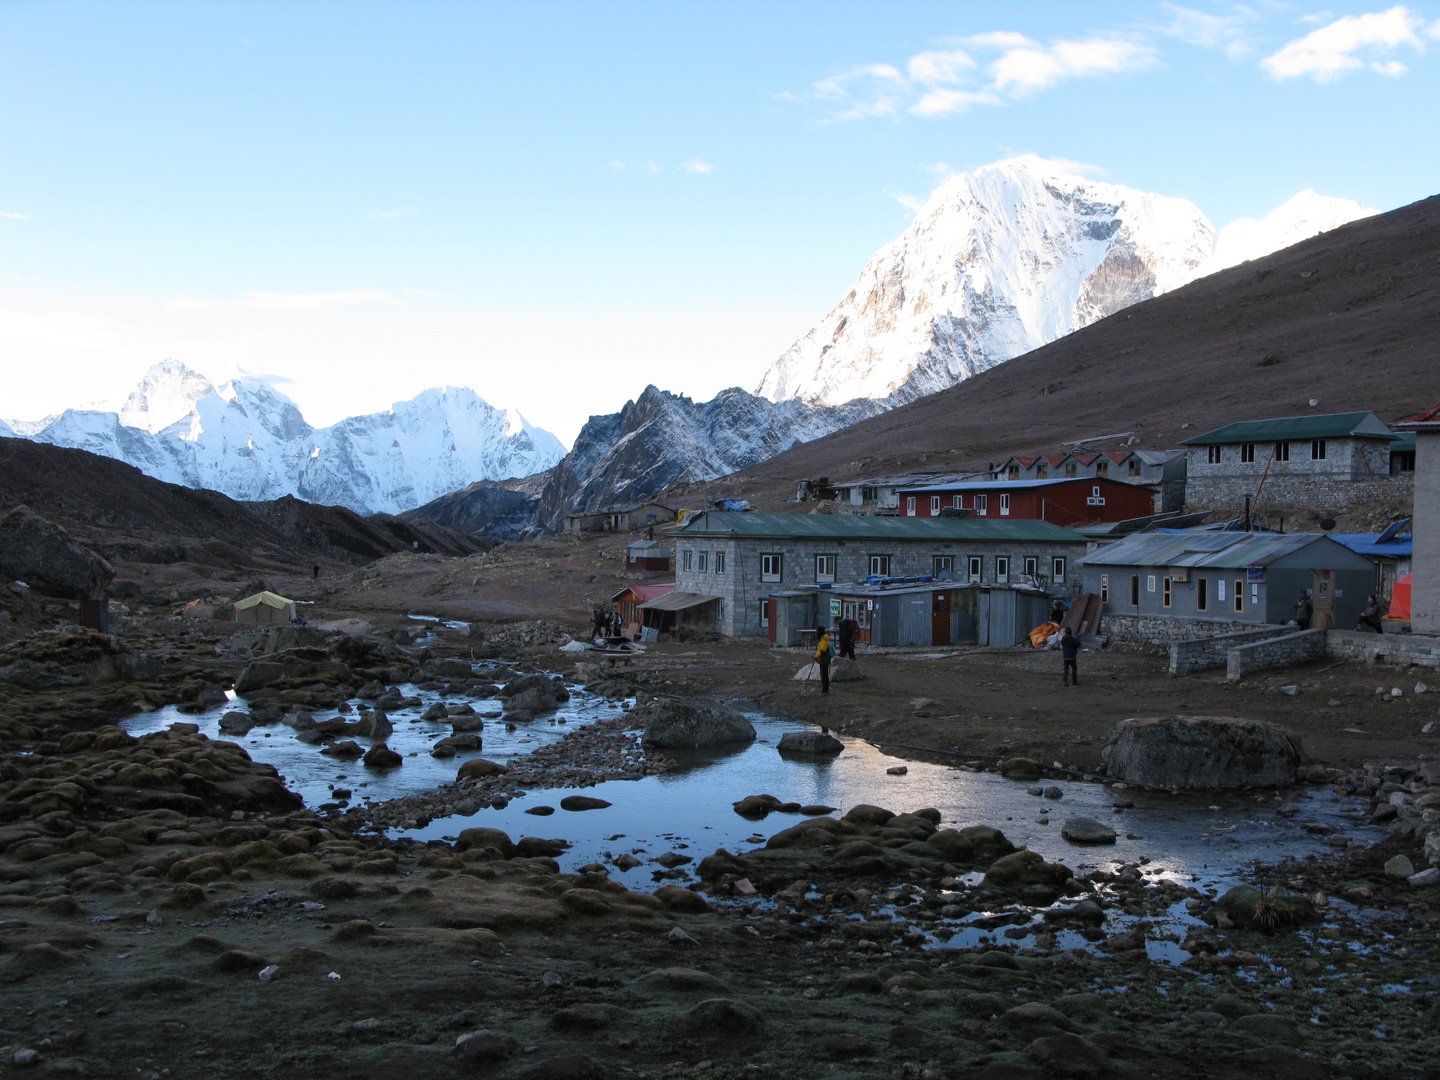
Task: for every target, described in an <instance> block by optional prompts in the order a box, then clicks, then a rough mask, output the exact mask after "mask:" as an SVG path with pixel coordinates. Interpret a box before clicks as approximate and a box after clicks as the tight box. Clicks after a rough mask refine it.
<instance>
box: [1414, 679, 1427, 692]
mask: <svg viewBox="0 0 1440 1080" xmlns="http://www.w3.org/2000/svg"><path fill="white" fill-rule="evenodd" d="M1429 690H1430V687H1428V686H1426V685H1425V684H1424V683H1423V682H1417V683H1416V684H1415V693H1417V694H1424V693H1428V692H1429Z"/></svg>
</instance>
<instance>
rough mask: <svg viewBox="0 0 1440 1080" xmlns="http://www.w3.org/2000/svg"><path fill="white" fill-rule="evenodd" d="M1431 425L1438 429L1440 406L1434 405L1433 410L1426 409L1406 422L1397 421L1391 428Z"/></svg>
mask: <svg viewBox="0 0 1440 1080" xmlns="http://www.w3.org/2000/svg"><path fill="white" fill-rule="evenodd" d="M1431 425H1435V426H1437V427H1440V405H1436V406H1435V407H1434V408H1433V409H1426V410H1425V411H1424V412H1422V413H1421V414H1420V415H1419V416H1412V417H1410V418H1409V419H1408V420H1399V421H1397V422H1396V423H1394V424H1392V425H1391V427H1399V428H1408V427H1430V426H1431Z"/></svg>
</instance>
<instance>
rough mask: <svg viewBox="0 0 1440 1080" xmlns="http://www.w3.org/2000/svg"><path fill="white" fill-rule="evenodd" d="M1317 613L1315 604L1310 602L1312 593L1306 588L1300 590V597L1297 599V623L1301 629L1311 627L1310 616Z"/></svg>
mask: <svg viewBox="0 0 1440 1080" xmlns="http://www.w3.org/2000/svg"><path fill="white" fill-rule="evenodd" d="M1314 614H1315V605H1314V604H1312V603H1311V602H1310V594H1309V593H1308V592H1306V591H1305V590H1304V589H1301V590H1300V599H1299V600H1296V601H1295V625H1296V626H1298V627H1299V628H1300V629H1301V630H1309V629H1310V618H1311V616H1313V615H1314Z"/></svg>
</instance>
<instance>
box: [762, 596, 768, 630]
mask: <svg viewBox="0 0 1440 1080" xmlns="http://www.w3.org/2000/svg"><path fill="white" fill-rule="evenodd" d="M769 628H770V601H769V600H761V601H760V629H762V630H768V629H769Z"/></svg>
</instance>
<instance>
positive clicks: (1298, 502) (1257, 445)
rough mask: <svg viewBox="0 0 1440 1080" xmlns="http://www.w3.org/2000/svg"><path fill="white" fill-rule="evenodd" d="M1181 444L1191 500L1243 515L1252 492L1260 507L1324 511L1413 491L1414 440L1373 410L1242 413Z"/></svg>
mask: <svg viewBox="0 0 1440 1080" xmlns="http://www.w3.org/2000/svg"><path fill="white" fill-rule="evenodd" d="M1183 445H1184V446H1186V447H1187V448H1188V453H1189V455H1190V463H1189V466H1188V468H1187V477H1186V496H1185V497H1186V502H1187V504H1188V506H1190V507H1206V508H1222V507H1223V508H1225V509H1226V510H1227V511H1230V510H1233V511H1234V512H1235V516H1239V514H1240V513H1242V512H1243V506H1244V501H1245V497H1246V496H1247V495H1248V496H1250V497H1251V498H1252V499H1254V500H1255V506H1256V508H1260V507H1263V508H1265V509H1267V510H1268V509H1275V510H1284V509H1291V508H1293V509H1313V510H1320V511H1340V510H1344V509H1345V508H1346V507H1347V506H1350V505H1352V504H1353V503H1355V502H1358V501H1360V500H1364V499H1371V498H1375V499H1385V500H1399V501H1403V502H1404V503H1407V504H1408V503H1409V501H1410V497H1411V490H1412V487H1413V479H1414V469H1415V452H1414V444H1413V443H1412V442H1410V440H1409V439H1407V438H1405V437H1403V436H1400V435H1396V434H1395V433H1394V432H1392V431H1391V430H1390V428H1389V427H1388V426H1386V424H1385V422H1384V421H1383V420H1381V419H1380V417H1378V416H1376V415H1375V414H1374V413H1373V412H1351V413H1324V414H1321V415H1318V416H1282V417H1278V418H1275V419H1271V420H1242V421H1240V422H1238V423H1234V424H1226V425H1225V426H1224V427H1222V428H1216V429H1215V430H1214V431H1207V432H1206V433H1205V434H1203V435H1197V436H1196V437H1195V438H1193V439H1187V440H1185V442H1184V444H1183ZM1392 447H1394V450H1393V451H1392ZM1257 493H1258V494H1257Z"/></svg>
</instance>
